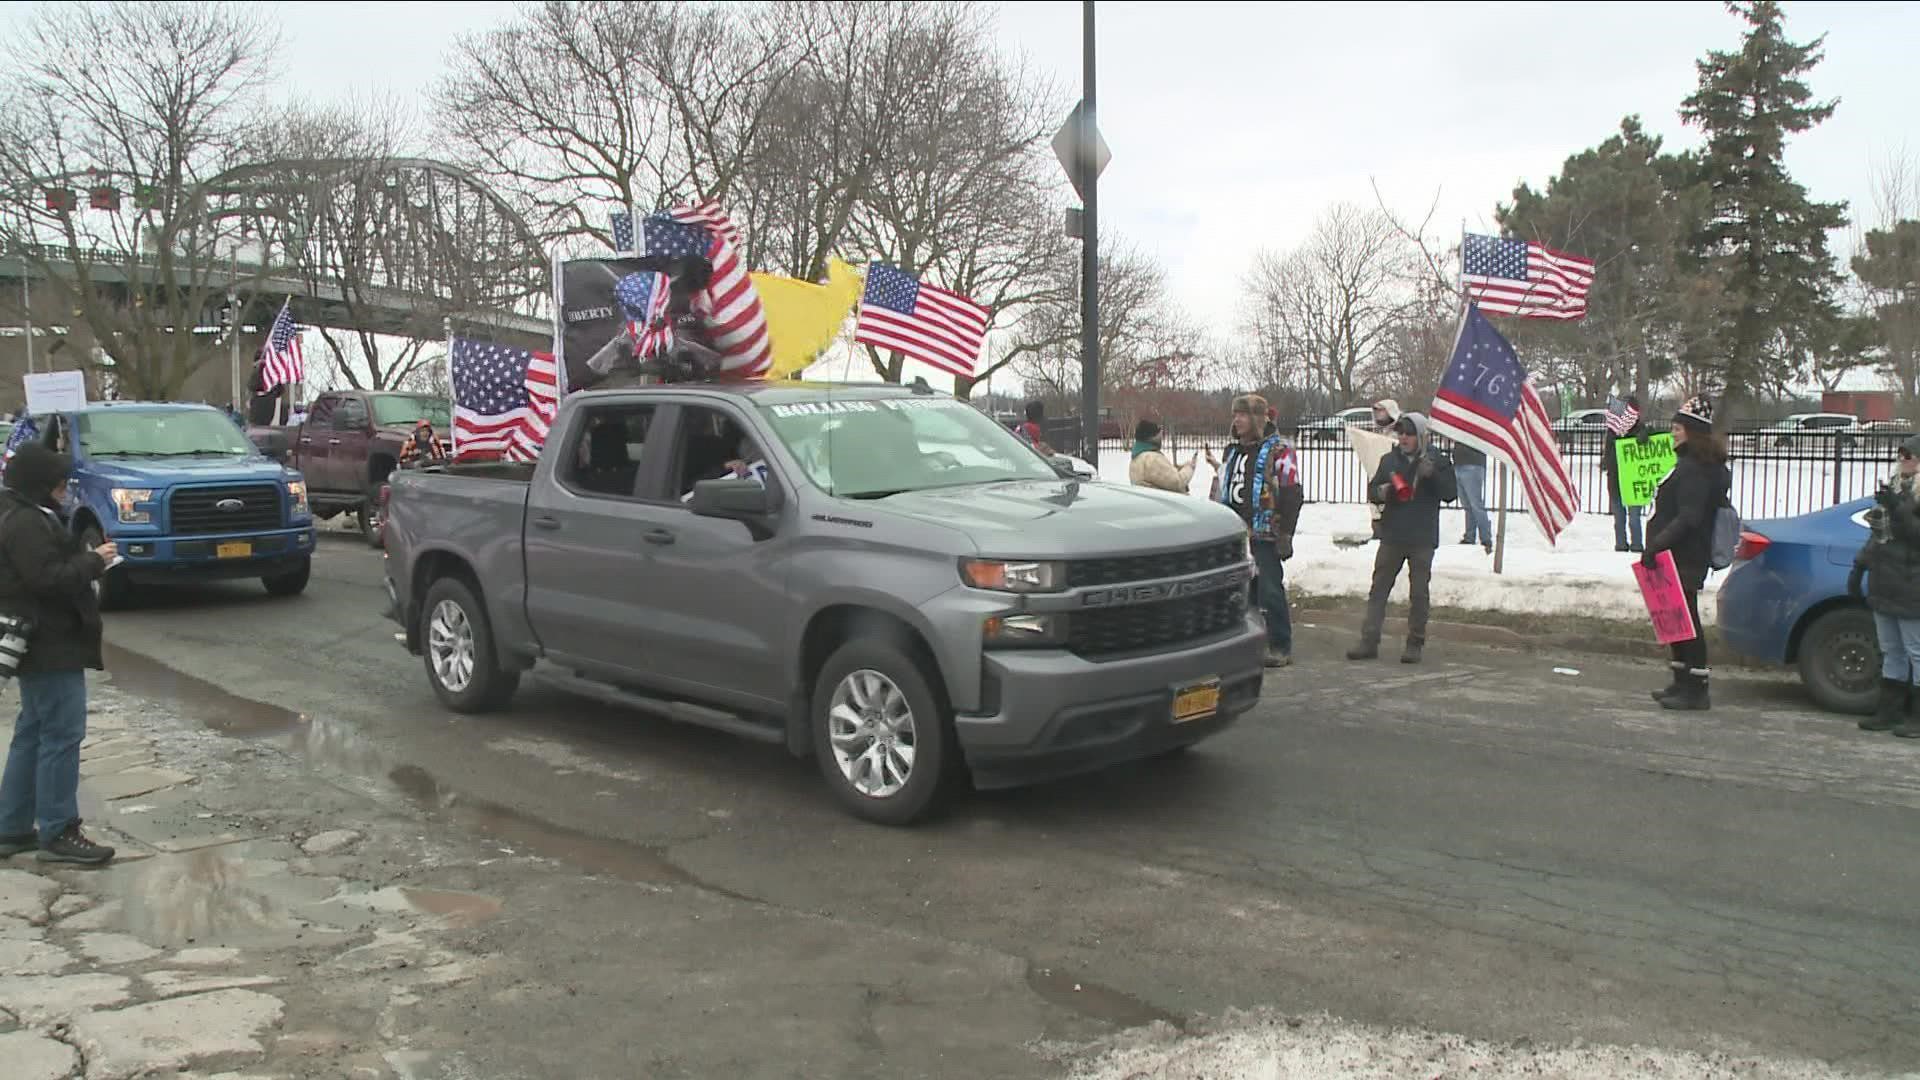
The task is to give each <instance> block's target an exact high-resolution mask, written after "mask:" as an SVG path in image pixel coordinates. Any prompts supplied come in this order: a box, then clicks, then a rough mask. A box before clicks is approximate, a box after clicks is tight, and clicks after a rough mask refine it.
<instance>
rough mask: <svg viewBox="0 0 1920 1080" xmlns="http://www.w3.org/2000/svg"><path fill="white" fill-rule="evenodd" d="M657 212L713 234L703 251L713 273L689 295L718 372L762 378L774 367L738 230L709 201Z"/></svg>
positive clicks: (764, 315) (762, 312)
mask: <svg viewBox="0 0 1920 1080" xmlns="http://www.w3.org/2000/svg"><path fill="white" fill-rule="evenodd" d="M662 215H663V216H665V217H666V218H667V219H668V220H669V221H674V222H679V223H681V224H686V225H698V226H700V227H701V228H704V229H705V230H707V232H708V234H709V235H710V236H711V237H712V238H713V246H712V247H711V248H710V249H709V250H708V253H707V261H708V262H709V263H711V264H712V265H713V276H712V277H711V278H710V279H709V280H708V282H707V287H706V288H705V289H703V290H701V292H700V293H698V294H697V295H695V296H694V298H693V310H694V314H696V315H698V316H700V321H701V323H702V324H704V325H705V327H706V331H707V334H708V336H709V337H710V338H711V339H712V341H713V348H714V351H716V352H718V353H719V354H720V375H721V376H722V377H725V378H731V379H759V378H765V377H766V374H767V372H768V371H770V370H772V368H773V338H772V337H771V336H769V334H768V332H767V313H766V309H765V308H764V307H762V306H761V304H760V291H759V290H758V289H756V288H754V285H753V278H752V277H751V276H749V275H748V273H747V263H746V259H745V258H744V257H743V256H742V255H741V254H740V241H739V237H740V230H739V229H737V228H735V227H734V224H733V221H732V220H731V219H729V218H728V217H727V215H726V214H725V212H723V211H722V210H721V209H720V207H719V206H718V204H716V203H714V202H712V201H711V200H709V201H706V202H702V203H698V204H696V205H693V206H676V207H674V208H673V209H671V210H666V211H663V212H662ZM662 215H656V216H662Z"/></svg>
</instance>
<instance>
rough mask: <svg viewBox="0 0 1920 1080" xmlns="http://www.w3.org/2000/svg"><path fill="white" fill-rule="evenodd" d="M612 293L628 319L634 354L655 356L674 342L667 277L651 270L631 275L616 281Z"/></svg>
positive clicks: (628, 329) (623, 314)
mask: <svg viewBox="0 0 1920 1080" xmlns="http://www.w3.org/2000/svg"><path fill="white" fill-rule="evenodd" d="M613 295H614V296H615V297H616V298H617V299H618V300H619V301H620V312H621V315H622V317H624V318H625V319H626V321H627V334H628V336H630V337H632V338H633V354H634V355H635V356H643V357H644V356H652V355H653V354H654V353H657V352H660V351H661V350H663V349H665V348H667V346H669V345H672V344H673V327H671V326H669V325H668V324H667V319H666V315H667V276H666V275H665V274H656V273H653V272H651V271H639V272H636V273H632V274H628V275H627V276H626V277H623V278H621V279H620V280H619V281H617V282H615V283H614V286H613Z"/></svg>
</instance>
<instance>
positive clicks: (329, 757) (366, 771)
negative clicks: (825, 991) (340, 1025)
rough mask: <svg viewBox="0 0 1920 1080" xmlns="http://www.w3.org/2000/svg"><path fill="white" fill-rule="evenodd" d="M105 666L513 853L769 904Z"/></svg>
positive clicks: (257, 710) (154, 673) (172, 676)
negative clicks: (377, 786) (388, 790)
mask: <svg viewBox="0 0 1920 1080" xmlns="http://www.w3.org/2000/svg"><path fill="white" fill-rule="evenodd" d="M107 670H108V672H109V673H110V674H111V675H112V676H113V680H114V683H115V685H116V686H118V687H119V688H121V689H123V690H126V691H127V692H128V693H131V694H136V695H139V696H142V697H148V698H154V699H158V700H164V701H167V702H169V703H171V704H174V705H176V706H178V707H180V710H181V711H182V712H183V713H185V714H186V715H188V716H193V717H196V718H198V719H199V720H200V721H201V723H202V724H204V725H205V726H206V727H207V728H209V729H211V730H213V731H217V732H219V733H221V734H223V735H228V736H232V737H234V738H238V739H272V738H275V737H282V736H284V737H285V742H284V743H282V745H283V746H285V747H286V749H288V750H290V751H291V752H293V753H294V754H297V755H299V756H300V757H302V758H305V759H306V760H308V761H310V762H312V763H314V764H318V765H325V766H327V767H328V768H331V769H337V770H339V771H341V772H344V773H348V774H350V775H354V776H359V777H363V778H367V779H373V780H382V779H384V780H385V782H386V783H388V784H391V785H392V786H393V787H394V788H395V789H396V790H398V791H399V792H400V793H401V794H402V795H404V796H406V798H407V799H408V800H409V801H411V802H412V803H414V804H415V805H416V806H418V807H419V808H420V809H422V810H424V811H426V812H428V813H430V814H433V815H435V816H438V817H441V818H443V819H445V820H447V821H448V822H450V823H451V824H453V825H455V826H456V827H459V828H461V829H464V830H465V831H468V832H472V833H476V834H478V835H480V836H483V837H486V838H487V839H489V840H492V841H494V842H495V843H496V844H497V845H498V846H501V847H504V848H508V849H510V850H512V851H513V852H515V853H516V854H524V855H533V856H536V857H539V858H545V859H552V860H554V861H556V862H561V863H565V864H568V865H571V866H574V867H577V868H579V869H580V870H583V871H585V872H587V873H589V874H598V875H604V876H606V877H612V878H617V879H619V880H622V881H630V882H635V883H639V884H646V885H684V886H688V887H691V888H697V889H701V890H704V891H706V892H711V893H714V894H716V895H719V896H725V897H728V898H730V899H734V900H741V901H745V902H747V903H753V904H759V903H764V901H762V900H760V899H759V898H757V897H752V896H747V895H745V894H742V893H737V892H733V891H731V890H729V889H726V888H722V887H720V886H717V885H713V884H710V883H708V882H705V881H702V880H700V879H699V878H697V877H695V876H694V875H692V874H690V873H688V872H687V871H685V870H683V869H681V868H680V867H679V866H677V865H675V864H674V863H673V862H672V861H670V860H669V859H668V858H667V857H666V856H665V854H663V853H662V852H660V851H659V850H657V849H655V848H651V847H647V846H644V845H641V844H633V843H628V842H626V841H623V840H616V839H612V838H610V837H603V836H595V835H592V834H590V833H585V832H581V831H579V830H576V829H569V828H566V827H564V826H561V825H555V824H553V823H551V822H547V821H543V820H541V819H539V818H537V817H533V816H531V815H528V814H523V813H521V812H519V811H517V810H514V809H513V808H511V807H507V806H502V805H500V804H498V803H490V802H485V801H481V800H476V799H470V798H468V797H466V796H464V795H462V794H461V793H459V792H458V791H455V790H452V789H449V788H447V787H446V786H445V785H443V784H441V783H440V781H439V780H438V779H436V778H435V777H434V776H433V774H432V773H430V772H428V771H427V770H425V769H423V768H421V767H419V766H417V765H406V764H402V765H398V766H395V765H391V764H390V763H388V762H387V761H383V760H382V759H381V756H380V754H379V752H378V751H377V750H375V749H374V748H373V746H372V745H371V743H370V742H369V741H368V740H367V739H366V738H365V737H364V736H362V735H361V734H360V733H359V732H358V731H356V730H355V729H354V728H353V727H352V725H350V724H346V723H343V722H341V721H337V720H333V719H331V718H328V717H321V716H306V715H303V714H301V713H297V712H294V711H293V710H290V709H283V708H281V707H279V706H277V705H269V704H266V703H264V702H258V701H253V700H250V699H248V698H243V697H240V696H238V695H235V694H231V693H229V692H227V691H226V690H223V689H221V688H220V687H218V686H215V685H214V684H212V683H210V682H208V681H206V680H205V679H200V678H197V677H195V676H192V675H188V674H186V673H184V672H181V671H178V670H176V669H174V668H170V667H168V666H166V665H165V664H162V663H160V662H159V661H157V660H154V659H151V658H149V657H146V656H141V655H139V654H137V653H132V652H128V651H127V650H125V649H120V648H115V647H112V646H108V648H107ZM450 895H451V894H450ZM489 917H490V916H489Z"/></svg>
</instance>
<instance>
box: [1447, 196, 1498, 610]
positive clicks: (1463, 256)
mask: <svg viewBox="0 0 1920 1080" xmlns="http://www.w3.org/2000/svg"><path fill="white" fill-rule="evenodd" d="M1455 280H1456V281H1457V282H1458V284H1459V287H1460V328H1461V330H1462V331H1465V329H1466V325H1467V307H1468V305H1469V304H1471V303H1472V300H1471V299H1470V298H1469V297H1468V296H1467V219H1466V218H1464V217H1463V218H1461V219H1460V271H1459V277H1458V278H1456V279H1455ZM1459 348H1460V345H1459V342H1458V340H1457V339H1456V340H1455V342H1454V349H1455V351H1458V350H1459ZM1493 468H1494V474H1493V475H1494V496H1493V497H1494V499H1495V500H1496V501H1497V502H1498V503H1499V505H1498V506H1495V507H1494V508H1493V513H1494V523H1493V572H1494V573H1496V574H1498V573H1501V572H1502V571H1504V570H1505V569H1506V565H1507V471H1508V469H1507V463H1506V461H1505V460H1504V459H1502V458H1500V457H1498V456H1497V455H1496V456H1495V457H1494V459H1493Z"/></svg>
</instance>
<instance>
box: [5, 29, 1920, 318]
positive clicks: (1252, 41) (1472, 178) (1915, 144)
mask: <svg viewBox="0 0 1920 1080" xmlns="http://www.w3.org/2000/svg"><path fill="white" fill-rule="evenodd" d="M513 7H514V5H512V4H505V3H485V2H466V3H457V4H456V3H444V2H443V3H432V4H428V3H404V2H388V3H378V4H372V3H284V4H278V5H273V9H274V10H276V11H277V12H278V13H279V14H280V16H281V19H282V22H283V25H284V26H285V29H286V35H287V49H286V52H285V57H284V60H285V62H284V65H283V70H284V72H285V83H286V90H287V92H288V93H289V94H290V95H293V96H298V97H302V98H312V99H321V100H330V99H344V98H347V97H349V96H352V95H354V94H356V93H361V94H364V93H366V92H368V91H374V92H380V93H390V94H393V95H395V96H398V97H400V98H402V99H415V100H419V99H420V98H421V96H422V94H423V92H424V91H425V90H426V88H427V87H428V86H429V85H430V84H431V83H432V81H433V80H434V78H435V77H436V76H437V75H438V74H439V72H440V71H441V70H442V63H443V58H444V56H445V55H446V52H447V48H448V46H449V45H450V44H451V43H452V41H453V39H454V38H455V36H456V35H458V34H460V33H463V32H468V31H473V30H479V29H484V28H487V27H489V26H493V25H497V24H498V23H499V22H501V21H502V20H504V19H506V18H507V17H508V16H509V15H510V14H511V13H512V11H513ZM1786 7H1787V11H1788V31H1789V33H1790V34H1791V35H1792V36H1793V37H1794V38H1795V39H1796V40H1805V39H1808V38H1811V37H1814V36H1816V35H1818V34H1822V33H1824V34H1826V35H1827V43H1826V46H1827V58H1826V62H1825V63H1824V64H1822V65H1821V66H1820V67H1819V68H1818V69H1817V71H1816V72H1815V76H1814V80H1813V88H1814V90H1815V92H1816V93H1817V94H1819V95H1821V96H1822V97H1838V98H1839V99H1840V106H1839V110H1838V112H1836V113H1835V114H1834V117H1833V119H1831V120H1829V121H1828V122H1827V123H1826V124H1824V125H1822V126H1821V127H1820V128H1818V129H1816V130H1815V131H1814V132H1813V133H1811V134H1809V135H1807V136H1804V137H1802V138H1800V139H1798V140H1797V141H1795V142H1794V143H1792V144H1791V145H1790V148H1789V151H1788V161H1789V164H1790V166H1791V167H1792V169H1793V172H1794V173H1795V175H1796V176H1798V177H1799V178H1800V179H1801V181H1802V182H1803V183H1806V184H1807V185H1808V186H1809V187H1810V188H1811V189H1812V191H1813V194H1814V195H1815V196H1816V197H1818V198H1822V199H1845V200H1848V201H1849V202H1851V203H1852V204H1853V206H1854V208H1855V210H1856V211H1857V212H1858V211H1865V212H1867V213H1870V212H1871V203H1872V200H1871V194H1870V192H1871V187H1872V183H1871V174H1872V172H1873V170H1874V169H1875V168H1876V167H1877V166H1878V165H1879V164H1881V163H1882V162H1883V161H1884V160H1885V159H1886V158H1887V156H1888V155H1889V154H1893V153H1899V152H1901V151H1902V150H1903V149H1905V150H1911V151H1912V152H1914V153H1915V154H1917V155H1920V107H1916V106H1920V79H1917V78H1916V76H1915V66H1916V60H1915V47H1916V43H1920V3H1789V4H1787V5H1786ZM28 11H29V6H28V5H24V4H20V5H7V6H6V7H5V8H4V9H0V12H3V13H0V26H4V25H5V24H6V23H8V22H14V21H17V20H19V19H20V18H22V17H23V16H24V15H25V14H26V13H27V12H28ZM1080 18H1081V5H1080V4H1079V3H1077V2H1071V0H1067V2H1057V0H1031V2H1025V3H1010V4H1007V5H1005V6H1004V7H1003V9H1002V10H1001V14H1000V37H1001V40H1002V42H1003V43H1004V47H1005V48H1006V49H1007V50H1008V51H1009V52H1011V53H1017V54H1020V55H1022V56H1024V57H1025V58H1026V59H1027V60H1028V61H1029V62H1030V63H1031V64H1032V65H1033V66H1034V68H1035V69H1036V70H1037V71H1038V72H1040V73H1041V74H1043V75H1045V76H1046V77H1048V78H1051V79H1053V80H1056V81H1057V83H1058V84H1059V86H1060V87H1061V89H1062V91H1063V96H1064V97H1065V98H1066V99H1067V100H1071V99H1072V98H1073V97H1075V96H1077V95H1078V91H1079V86H1080V63H1081V55H1080V37H1081V35H1080V27H1081V24H1080ZM1099 19H1100V27H1099V65H1100V70H1099V77H1100V83H1099V103H1100V108H1099V123H1100V127H1101V129H1102V131H1103V132H1104V133H1105V135H1106V138H1107V142H1108V143H1109V144H1110V145H1111V147H1112V148H1113V155H1114V157H1113V164H1112V166H1111V167H1110V168H1109V169H1108V170H1107V172H1106V174H1105V176H1104V177H1103V178H1102V183H1101V193H1102V195H1101V220H1102V222H1103V226H1104V228H1105V229H1107V230H1111V231H1114V232H1117V233H1118V234H1120V235H1122V236H1124V237H1126V238H1128V239H1129V240H1131V241H1133V242H1135V243H1137V244H1139V245H1141V246H1142V247H1144V248H1145V249H1147V250H1148V251H1150V252H1151V253H1153V254H1155V255H1157V256H1159V257H1160V258H1161V259H1163V260H1164V261H1165V262H1166V264H1167V265H1168V267H1169V268H1170V270H1171V272H1172V275H1173V281H1174V284H1175V287H1176V289H1177V290H1178V293H1179V296H1180V297H1181V299H1182V300H1183V301H1184V302H1186V303H1187V304H1188V306H1190V307H1191V308H1192V309H1193V310H1194V311H1195V312H1196V313H1197V314H1199V315H1200V316H1202V317H1204V318H1205V319H1207V320H1209V321H1210V322H1212V323H1214V324H1215V325H1216V326H1219V327H1221V328H1226V327H1227V326H1230V325H1231V324H1232V322H1233V320H1234V318H1235V315H1236V311H1237V304H1236V300H1235V281H1236V279H1237V276H1238V274H1239V273H1240V271H1241V270H1242V269H1244V268H1245V267H1246V265H1247V264H1248V262H1249V261H1250V260H1251V258H1252V257H1253V255H1254V253H1255V252H1256V251H1258V250H1259V249H1261V248H1274V249H1285V248H1287V247H1289V246H1291V245H1293V244H1295V243H1298V242H1299V240H1300V239H1301V238H1302V237H1303V236H1304V235H1305V234H1306V232H1307V230H1308V229H1309V228H1310V227H1311V224H1312V222H1313V219H1314V217H1315V216H1316V215H1317V214H1318V213H1319V212H1320V211H1321V210H1322V209H1323V208H1325V207H1326V206H1327V205H1328V204H1329V203H1332V202H1335V201H1338V200H1343V199H1344V200H1351V201H1355V202H1359V203H1362V204H1370V203H1371V202H1372V200H1373V194H1372V188H1371V186H1370V181H1377V182H1378V184H1379V186H1380V189H1381V191H1382V192H1383V193H1384V194H1385V196H1386V198H1387V200H1388V201H1389V204H1390V205H1391V206H1392V207H1393V208H1394V209H1395V211H1396V212H1398V213H1400V214H1401V215H1403V216H1406V217H1413V218H1417V217H1419V216H1421V215H1423V214H1424V213H1425V211H1426V209H1427V207H1428V205H1429V204H1430V203H1431V202H1432V201H1433V200H1434V198H1435V197H1436V195H1437V196H1438V197H1439V200H1440V205H1439V211H1438V214H1437V217H1436V223H1437V225H1438V226H1439V228H1440V231H1442V232H1446V233H1451V232H1453V231H1454V230H1456V229H1457V228H1458V227H1459V225H1460V223H1461V222H1462V221H1463V220H1464V222H1465V223H1466V225H1467V226H1468V227H1469V228H1474V229H1480V230H1485V231H1489V232H1490V231H1492V215H1493V206H1494V203H1495V202H1496V201H1498V200H1500V199H1502V198H1505V197H1506V196H1507V195H1508V194H1509V193H1510V192H1511V191H1512V189H1513V186H1514V184H1515V183H1516V182H1519V181H1526V182H1529V183H1533V184H1535V185H1538V184H1540V183H1542V182H1544V181H1545V180H1546V178H1547V177H1548V176H1550V175H1552V173H1553V172H1554V170H1555V169H1557V168H1558V166H1559V164H1560V163H1561V161H1563V160H1564V159H1565V158H1566V157H1567V156H1568V155H1569V154H1572V153H1575V152H1578V151H1579V150H1582V149H1584V148H1586V147H1588V146H1591V145H1593V144H1595V143H1597V142H1599V141H1600V140H1602V139H1604V138H1606V137H1607V136H1608V135H1609V134H1610V133H1611V132H1612V131H1613V130H1614V129H1615V128H1616V127H1617V125H1618V123H1619V121H1620V118H1621V117H1622V116H1625V115H1627V114H1629V113H1638V114H1639V115H1640V116H1641V117H1642V118H1643V119H1644V121H1645V123H1646V124H1647V126H1648V128H1649V129H1651V130H1652V131H1654V132H1656V133H1658V134H1660V135H1663V136H1665V137H1666V138H1667V139H1668V142H1669V145H1670V146H1679V145H1693V144H1694V143H1695V142H1696V141H1697V133H1695V132H1692V131H1690V130H1688V129H1685V128H1683V127H1682V126H1681V125H1680V122H1679V119H1678V117H1677V115H1676V109H1677V107H1678V105H1679V102H1680V100H1681V99H1682V98H1684V97H1685V96H1686V95H1687V94H1688V93H1689V92H1690V91H1691V90H1692V88H1693V85H1694V78H1695V75H1694V66H1693V65H1694V61H1695V60H1696V59H1697V58H1699V57H1700V56H1701V55H1702V54H1703V53H1704V52H1705V51H1706V50H1707V49H1710V48H1732V47H1734V45H1735V44H1736V42H1737V41H1738V39H1739V34H1740V27H1741V23H1740V21H1739V20H1738V19H1737V18H1736V17H1734V16H1733V15H1731V14H1729V13H1728V12H1726V10H1725V9H1724V8H1723V7H1722V5H1721V4H1719V3H1713V2H1707V0H1684V2H1667V3H1555V4H1491V5H1490V4H1484V3H1481V4H1363V3H1336V4H1324V3H1312V4H1268V3H1258V4H1256V3H1182V4H1167V3H1164V2H1156V3H1118V2H1106V3H1102V4H1101V5H1100V7H1099ZM103 55H107V54H103ZM1063 119H1064V117H1063ZM1062 187H1063V190H1064V189H1065V181H1064V178H1063V179H1062ZM1844 246H1845V245H1843V249H1844Z"/></svg>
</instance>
